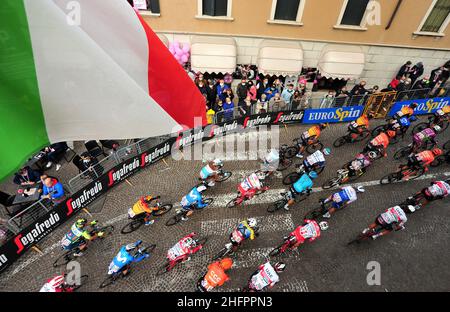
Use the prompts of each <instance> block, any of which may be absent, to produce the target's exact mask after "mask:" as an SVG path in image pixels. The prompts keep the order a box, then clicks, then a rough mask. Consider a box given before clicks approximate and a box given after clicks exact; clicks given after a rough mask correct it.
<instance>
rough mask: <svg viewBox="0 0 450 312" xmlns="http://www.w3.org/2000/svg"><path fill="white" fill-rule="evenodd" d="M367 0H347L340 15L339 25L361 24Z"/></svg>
mask: <svg viewBox="0 0 450 312" xmlns="http://www.w3.org/2000/svg"><path fill="white" fill-rule="evenodd" d="M368 4H369V0H349V1H348V3H347V7H346V8H345V12H344V16H343V17H342V21H341V25H353V26H359V25H361V21H362V18H363V16H364V13H365V12H366V9H367V5H368Z"/></svg>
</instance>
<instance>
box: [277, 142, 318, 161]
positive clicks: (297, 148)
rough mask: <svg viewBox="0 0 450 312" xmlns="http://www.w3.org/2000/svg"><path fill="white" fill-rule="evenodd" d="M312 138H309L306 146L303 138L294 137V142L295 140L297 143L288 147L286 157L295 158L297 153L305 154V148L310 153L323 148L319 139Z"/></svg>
mask: <svg viewBox="0 0 450 312" xmlns="http://www.w3.org/2000/svg"><path fill="white" fill-rule="evenodd" d="M311 139H312V138H309V139H308V143H307V145H306V146H305V143H304V142H303V140H302V139H301V138H297V139H294V140H293V142H295V145H293V146H291V147H288V148H287V150H286V158H289V159H291V158H294V157H295V155H297V154H298V153H302V154H303V152H304V151H305V149H306V151H307V152H308V153H309V154H314V152H316V151H318V150H322V149H323V143H322V142H320V141H319V140H318V139H317V140H311Z"/></svg>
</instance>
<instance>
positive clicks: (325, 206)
mask: <svg viewBox="0 0 450 312" xmlns="http://www.w3.org/2000/svg"><path fill="white" fill-rule="evenodd" d="M319 202H320V207H317V208H315V209H313V210H311V211H309V212H308V213H307V214H306V215H305V217H304V219H305V220H317V219H319V218H322V216H323V215H324V214H326V213H327V212H328V210H329V209H330V206H331V204H332V203H333V201H331V200H330V201H328V202H327V203H325V199H320V201H319Z"/></svg>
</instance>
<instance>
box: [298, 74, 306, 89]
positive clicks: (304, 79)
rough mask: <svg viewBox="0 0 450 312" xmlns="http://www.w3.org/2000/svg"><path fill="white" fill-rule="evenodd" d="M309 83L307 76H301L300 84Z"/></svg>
mask: <svg viewBox="0 0 450 312" xmlns="http://www.w3.org/2000/svg"><path fill="white" fill-rule="evenodd" d="M307 83H308V80H307V79H306V77H305V76H304V75H302V76H300V77H299V78H298V84H299V85H304V86H306V84H307Z"/></svg>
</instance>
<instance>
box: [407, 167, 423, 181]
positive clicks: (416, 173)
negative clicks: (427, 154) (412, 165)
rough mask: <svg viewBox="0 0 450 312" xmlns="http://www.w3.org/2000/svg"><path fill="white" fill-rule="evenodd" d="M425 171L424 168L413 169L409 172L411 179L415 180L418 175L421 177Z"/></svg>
mask: <svg viewBox="0 0 450 312" xmlns="http://www.w3.org/2000/svg"><path fill="white" fill-rule="evenodd" d="M424 173H425V169H424V168H420V169H416V170H413V171H412V173H410V174H409V180H415V179H417V178H418V177H421V176H422V175H423V174H424Z"/></svg>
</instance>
